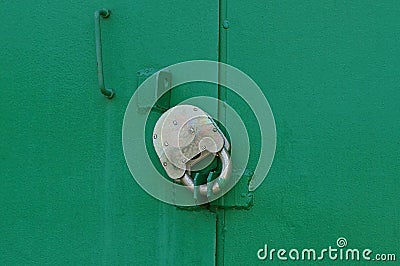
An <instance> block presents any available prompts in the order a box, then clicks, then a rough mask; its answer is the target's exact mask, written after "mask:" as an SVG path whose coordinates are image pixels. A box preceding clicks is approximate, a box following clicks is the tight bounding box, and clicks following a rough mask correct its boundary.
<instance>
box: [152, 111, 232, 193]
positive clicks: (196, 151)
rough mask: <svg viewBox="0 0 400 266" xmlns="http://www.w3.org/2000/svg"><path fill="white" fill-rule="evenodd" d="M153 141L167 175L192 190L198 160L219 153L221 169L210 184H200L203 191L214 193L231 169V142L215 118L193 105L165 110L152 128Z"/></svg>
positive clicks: (227, 176)
mask: <svg viewBox="0 0 400 266" xmlns="http://www.w3.org/2000/svg"><path fill="white" fill-rule="evenodd" d="M153 145H154V149H155V150H156V153H157V155H158V157H159V159H160V162H161V164H162V166H163V167H164V169H165V171H166V173H167V174H168V176H169V177H170V178H172V179H174V180H175V181H177V182H181V183H182V184H184V185H185V186H186V187H187V188H188V189H190V190H191V191H194V189H195V186H194V182H193V179H192V177H191V176H190V170H191V168H192V167H193V166H194V165H196V164H197V163H199V162H201V161H203V160H204V159H205V158H209V157H210V155H214V156H218V157H219V158H220V159H221V162H222V170H221V173H220V175H219V176H218V178H217V179H216V182H214V183H213V186H212V187H211V188H210V186H207V184H203V185H200V186H199V188H198V189H199V192H200V194H202V195H208V193H210V191H209V190H211V191H212V193H214V194H217V193H218V192H219V191H220V190H221V188H222V186H223V184H224V183H226V182H227V181H228V178H229V176H230V173H231V169H232V167H231V160H230V156H229V152H228V151H229V149H230V144H229V142H228V140H227V139H226V137H225V136H224V134H223V133H222V132H221V130H220V129H219V128H218V126H217V125H216V124H215V122H214V120H213V119H212V118H211V117H210V116H209V115H208V114H207V113H206V112H204V111H203V110H201V109H200V108H198V107H196V106H193V105H177V106H175V107H173V108H171V109H169V110H168V111H166V112H165V113H164V114H163V115H162V116H161V117H160V118H159V119H158V121H157V123H156V125H155V127H154V131H153Z"/></svg>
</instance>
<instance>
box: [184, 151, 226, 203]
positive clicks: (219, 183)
mask: <svg viewBox="0 0 400 266" xmlns="http://www.w3.org/2000/svg"><path fill="white" fill-rule="evenodd" d="M217 156H218V157H219V158H220V159H221V162H222V170H221V174H220V175H219V176H218V177H217V178H216V179H215V181H214V184H213V186H212V192H213V194H217V193H218V192H220V191H221V189H222V188H223V187H224V185H225V184H226V183H227V181H228V180H229V177H230V175H231V172H232V164H231V159H230V157H229V153H228V152H227V151H226V149H225V148H222V150H221V151H219V152H217ZM180 181H181V182H182V183H183V184H184V185H185V186H186V187H187V188H188V189H189V190H191V191H192V192H194V189H195V186H194V183H193V179H192V178H191V177H190V174H189V173H188V171H186V172H185V175H184V176H183V177H182V178H181V179H180ZM208 187H209V186H207V184H203V185H200V186H198V190H199V192H200V194H201V195H203V196H207V191H208Z"/></svg>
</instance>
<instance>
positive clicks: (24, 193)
mask: <svg viewBox="0 0 400 266" xmlns="http://www.w3.org/2000/svg"><path fill="white" fill-rule="evenodd" d="M221 3H225V4H226V5H225V6H223V7H222V8H221V9H220V10H219V8H218V3H217V1H192V2H190V3H188V1H183V0H174V1H172V2H170V1H169V2H167V1H158V0H150V1H142V2H140V3H135V4H132V2H131V1H126V0H117V1H113V2H112V4H111V5H108V6H107V7H109V8H110V9H111V10H112V13H113V15H112V16H110V18H108V19H107V21H106V23H103V24H102V27H103V30H104V32H106V33H107V34H104V35H103V36H102V37H103V38H102V44H103V47H104V49H103V56H104V57H103V60H104V62H103V63H104V71H105V73H106V74H107V82H109V84H113V85H114V86H115V87H116V88H118V93H117V95H116V97H115V98H114V99H113V100H112V101H106V100H105V99H103V98H104V97H102V96H101V95H99V93H98V84H97V74H96V66H95V64H96V57H95V54H94V45H95V36H94V34H93V27H94V25H93V11H94V10H96V9H97V8H99V7H101V6H102V5H103V3H100V2H98V3H95V2H85V3H82V2H79V3H78V2H71V1H69V2H68V3H61V2H57V1H48V2H41V1H32V2H27V1H13V2H9V3H7V4H6V3H5V2H4V3H3V4H4V6H5V8H3V10H5V12H3V13H2V14H1V16H0V20H1V25H2V27H1V38H0V53H1V60H0V87H1V88H2V89H3V90H5V91H7V93H6V94H5V96H4V97H2V98H1V100H0V101H1V104H0V117H1V119H0V121H1V126H0V136H1V138H0V166H1V167H0V177H1V186H0V202H1V204H0V210H1V213H2V216H1V219H0V228H2V233H1V238H0V250H1V252H0V262H1V263H2V264H5V265H13V264H55V265H58V264H138V265H149V264H152V265H189V264H191V265H214V262H215V254H214V253H215V250H216V243H218V244H217V245H218V246H219V247H220V248H219V249H217V250H218V252H217V254H218V256H217V258H218V262H219V265H222V263H225V265H237V264H239V265H257V264H260V265H261V264H272V263H274V262H276V261H275V260H274V261H264V262H260V261H258V259H257V255H256V254H257V250H258V249H260V248H262V247H263V245H264V244H265V243H268V244H269V245H270V246H271V248H280V247H285V248H288V247H298V248H307V247H311V248H326V247H327V246H329V245H332V246H334V245H335V243H334V242H335V241H336V239H337V238H338V237H339V236H345V237H346V238H347V240H348V242H349V247H350V248H353V247H354V248H357V247H369V248H371V249H373V250H375V251H377V252H378V251H383V252H385V251H388V252H391V251H394V252H398V250H400V246H399V241H398V239H399V223H398V221H399V220H400V213H399V204H398V201H399V194H400V191H399V189H400V184H399V172H400V165H399V163H398V158H399V150H398V140H399V132H400V123H398V118H399V117H400V109H399V107H398V103H399V101H400V92H399V89H398V87H399V86H398V85H399V82H400V81H399V74H398V73H399V72H400V61H399V60H398V58H400V36H399V32H400V31H399V26H398V20H399V17H400V9H399V3H398V1H372V0H366V1H307V2H304V1H297V2H296V1H254V2H252V3H251V4H249V3H248V2H245V1H238V0H230V1H221ZM32 10H34V12H32ZM219 12H220V13H221V14H223V15H224V16H221V20H220V23H219V22H218V13H219ZM27 14H29V15H27ZM225 19H229V23H228V24H227V23H221V22H224V21H225ZM218 25H222V26H221V29H224V30H225V31H223V32H222V31H221V36H220V38H219V40H218V30H219V29H218V28H219V27H218ZM165 29H168V30H165ZM169 29H173V30H169ZM219 42H220V44H221V45H222V46H221V49H220V51H219V53H218V43H219ZM223 43H225V46H223V45H224V44H223ZM198 58H206V59H212V60H218V58H220V59H221V60H222V61H227V62H228V63H229V64H232V65H234V66H235V67H238V68H239V69H241V70H243V71H245V72H246V73H247V74H249V75H250V76H251V77H252V78H253V79H254V80H255V81H256V82H257V83H258V84H259V85H260V87H261V88H263V90H264V93H265V95H266V96H267V97H268V100H269V101H270V103H271V107H272V109H273V111H274V114H275V119H276V124H277V133H278V143H277V152H276V157H275V161H274V164H273V166H272V168H271V171H270V173H269V176H268V178H267V179H266V181H265V182H264V184H263V185H262V186H261V187H260V188H258V190H257V191H256V192H255V193H256V194H255V197H254V207H253V208H252V209H251V210H249V211H237V210H229V209H228V210H225V211H221V210H220V209H218V210H217V214H215V213H212V212H209V210H208V209H206V208H201V209H200V210H198V211H195V212H191V211H187V210H185V211H183V210H181V209H177V208H175V207H174V206H168V205H166V204H163V203H161V202H158V201H157V200H155V199H153V198H151V197H150V196H148V195H147V194H146V193H144V192H143V191H142V190H141V188H140V187H139V186H137V185H136V184H135V182H134V181H133V180H132V178H131V176H130V173H129V171H128V170H127V167H126V165H125V161H124V158H123V154H122V152H121V149H122V147H121V123H122V118H123V113H124V110H125V107H126V104H127V102H128V101H129V98H130V96H131V95H132V93H133V91H134V90H135V87H136V80H135V72H136V71H137V70H139V69H143V67H145V66H149V65H151V66H155V67H157V68H161V67H163V66H166V65H169V64H172V63H176V62H180V61H185V60H191V59H198ZM197 85H198V84H191V85H188V86H184V87H183V88H178V89H177V90H176V91H174V92H172V94H171V102H172V103H173V104H174V105H175V104H177V103H179V102H180V101H182V100H184V99H186V98H187V97H189V96H193V93H194V92H193V90H191V86H197ZM202 86H204V90H202V93H203V94H206V95H210V96H217V95H219V96H220V99H223V100H224V101H227V102H229V103H230V104H231V105H233V106H237V107H238V112H239V113H240V114H241V115H242V116H243V117H246V121H247V124H246V126H248V128H250V129H252V131H251V138H252V141H251V145H252V146H251V158H250V163H249V165H248V166H247V167H248V169H253V167H254V165H255V162H256V160H255V158H256V157H257V150H259V149H260V148H261V147H259V145H258V142H257V138H258V135H259V132H257V122H256V120H255V119H254V117H252V116H251V114H249V110H248V108H246V106H245V104H243V102H242V101H241V100H240V99H239V98H238V97H237V95H234V94H231V93H226V91H225V90H223V89H221V88H220V90H219V91H217V89H216V86H213V85H202ZM71 91H73V92H79V93H78V94H73V96H74V97H71ZM99 110H101V112H100V113H99ZM154 116H156V117H155V118H154V123H155V121H156V120H157V119H158V117H159V115H158V116H157V115H154ZM225 120H226V122H227V125H228V126H229V125H230V121H231V120H230V118H229V117H226V119H225ZM152 129H153V128H151V130H150V131H149V136H150V135H151V133H152ZM135 141H143V140H135ZM135 141H133V143H132V145H135ZM151 142H152V141H151V137H150V140H149V145H151V144H152V143H151ZM232 148H233V147H232ZM156 159H157V158H156ZM157 160H158V159H157ZM234 170H235V169H234ZM143 173H144V174H146V169H143ZM250 177H251V171H248V173H247V175H246V179H242V180H241V182H243V183H244V184H238V185H237V186H236V187H235V188H234V189H233V190H232V191H230V192H229V193H228V194H227V195H226V196H224V199H223V201H224V202H221V204H228V205H229V206H232V205H231V204H232V203H234V202H239V200H240V199H241V198H242V199H244V200H245V201H247V200H248V199H249V198H250V196H249V194H247V193H245V192H243V191H241V190H240V188H242V187H243V185H244V186H245V185H247V181H248V179H249V178H250ZM239 203H240V202H239ZM239 205H242V204H239ZM242 206H244V205H242ZM216 218H217V221H218V227H217V228H216V226H215V225H216ZM216 232H217V233H218V235H219V236H221V237H219V238H218V239H216V238H215V235H216ZM183 247H184V248H185V250H190V252H182V248H183ZM275 259H276V258H275ZM283 263H285V262H283ZM288 263H289V262H288ZM322 263H324V262H322ZM352 263H354V264H355V265H361V264H362V262H359V261H354V262H353V261H346V264H352ZM294 264H296V263H294ZM326 264H329V261H327V262H326ZM338 264H340V262H338ZM388 265H389V263H388Z"/></svg>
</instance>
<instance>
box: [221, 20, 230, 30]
mask: <svg viewBox="0 0 400 266" xmlns="http://www.w3.org/2000/svg"><path fill="white" fill-rule="evenodd" d="M222 27H224V29H228V28H229V21H228V20H227V19H225V20H224V22H223V23H222Z"/></svg>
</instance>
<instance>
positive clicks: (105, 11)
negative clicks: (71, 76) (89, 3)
mask: <svg viewBox="0 0 400 266" xmlns="http://www.w3.org/2000/svg"><path fill="white" fill-rule="evenodd" d="M110 14H111V10H109V9H106V8H102V9H100V10H96V11H95V12H94V31H95V34H96V55H97V76H98V79H99V88H100V91H101V93H102V94H103V95H104V96H106V97H107V98H108V99H111V98H112V97H113V96H114V91H113V89H107V88H106V87H105V85H104V74H103V55H102V47H101V28H100V17H102V18H104V19H105V18H108V17H109V16H110Z"/></svg>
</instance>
